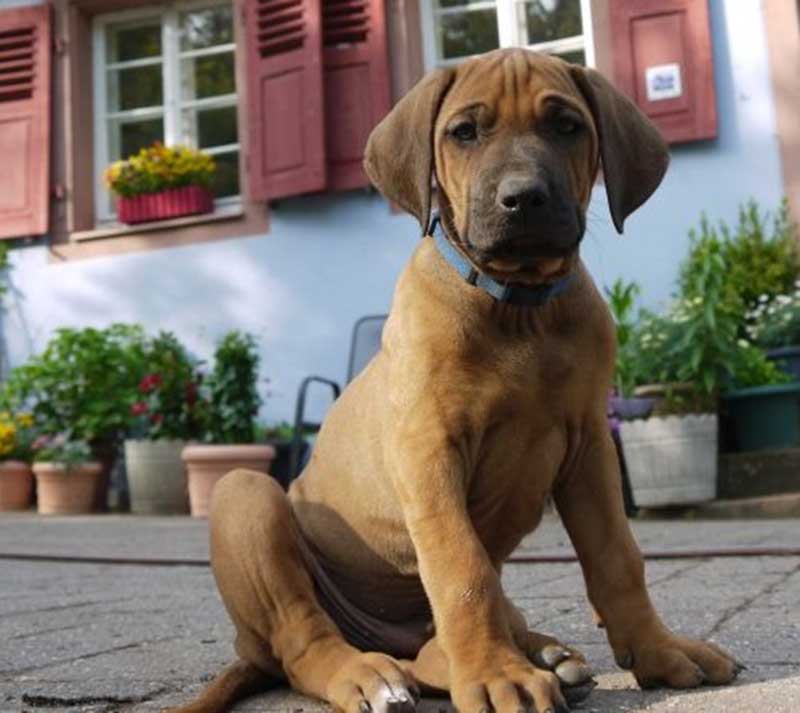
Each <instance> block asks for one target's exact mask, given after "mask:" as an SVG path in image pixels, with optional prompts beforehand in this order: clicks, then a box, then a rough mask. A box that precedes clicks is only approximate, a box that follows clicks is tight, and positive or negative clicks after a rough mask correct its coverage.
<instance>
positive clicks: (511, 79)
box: [439, 49, 588, 124]
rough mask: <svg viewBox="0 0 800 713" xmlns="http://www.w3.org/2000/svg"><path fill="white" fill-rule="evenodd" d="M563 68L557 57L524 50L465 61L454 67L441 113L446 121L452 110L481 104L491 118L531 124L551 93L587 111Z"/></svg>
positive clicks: (499, 51) (497, 52) (573, 83)
mask: <svg viewBox="0 0 800 713" xmlns="http://www.w3.org/2000/svg"><path fill="white" fill-rule="evenodd" d="M567 67H568V65H566V64H565V63H564V62H562V61H561V60H559V59H555V58H552V57H548V56H547V55H542V54H536V53H533V52H530V51H527V50H523V49H520V50H515V51H509V50H498V51H496V52H492V53H490V54H488V55H483V56H482V57H479V58H475V59H473V60H469V61H467V62H465V63H464V64H462V65H460V66H459V67H458V68H457V70H456V78H455V81H454V83H453V88H452V90H451V91H450V92H449V94H448V95H447V97H446V98H445V101H444V103H443V105H442V110H441V112H440V116H439V118H440V120H443V121H447V120H448V118H449V117H452V115H453V114H454V113H458V112H460V111H464V110H466V109H469V108H474V107H477V106H481V107H482V108H485V111H487V112H490V113H491V114H492V116H491V117H489V118H492V119H494V121H495V122H502V123H504V124H506V123H513V122H515V121H516V122H520V123H524V124H529V122H530V121H532V120H534V119H535V118H536V116H537V114H538V113H539V112H540V111H541V108H542V107H541V104H542V102H543V101H544V100H545V98H547V97H553V96H558V97H559V98H561V99H563V100H565V101H566V102H568V103H569V104H571V105H573V106H574V107H575V108H576V109H579V110H580V111H581V112H582V113H586V114H588V111H587V109H586V104H585V102H584V101H583V97H582V95H581V93H580V91H579V90H578V88H577V86H576V85H575V82H574V81H573V79H572V77H571V76H570V74H569V71H568V69H567Z"/></svg>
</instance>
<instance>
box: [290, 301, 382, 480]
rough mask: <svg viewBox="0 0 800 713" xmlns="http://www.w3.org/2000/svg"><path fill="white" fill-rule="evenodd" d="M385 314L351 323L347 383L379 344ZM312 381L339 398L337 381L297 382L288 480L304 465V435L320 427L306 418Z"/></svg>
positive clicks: (316, 377)
mask: <svg viewBox="0 0 800 713" xmlns="http://www.w3.org/2000/svg"><path fill="white" fill-rule="evenodd" d="M387 317H388V315H385V314H373V315H367V316H366V317H361V319H359V320H358V321H357V322H356V323H355V324H354V325H353V334H352V337H351V338H350V357H349V358H348V361H347V381H346V382H345V383H346V384H349V383H350V382H351V381H352V380H353V379H355V377H356V376H358V375H359V374H360V373H361V371H362V370H363V369H364V367H365V366H366V365H367V364H368V363H369V362H370V360H371V359H372V357H374V356H375V355H376V354H377V353H378V351H379V350H380V348H381V335H382V334H383V325H384V324H385V322H386V318H387ZM312 384H322V385H323V386H327V387H328V388H329V389H330V390H331V394H332V396H333V399H332V400H333V401H335V400H336V399H338V398H339V396H340V394H341V392H342V390H341V387H340V386H339V384H338V383H336V382H335V381H333V380H331V379H326V378H325V377H322V376H307V377H306V378H305V379H303V381H302V382H301V384H300V388H299V389H298V391H297V402H296V405H295V411H294V431H293V434H292V447H291V451H290V456H289V482H290V483H291V481H292V480H294V479H295V478H296V477H297V476H298V475H299V474H300V470H301V468H302V467H303V466H304V465H305V462H304V461H305V460H307V459H304V458H303V457H302V456H303V455H304V451H306V452H307V450H308V449H307V448H304V446H307V443H306V441H305V438H306V436H307V435H309V434H311V433H316V432H317V431H319V429H320V426H321V425H322V424H320V423H314V422H309V421H306V420H305V409H306V398H307V396H308V389H309V387H310V386H311V385H312Z"/></svg>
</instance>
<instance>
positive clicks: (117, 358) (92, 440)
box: [0, 324, 145, 447]
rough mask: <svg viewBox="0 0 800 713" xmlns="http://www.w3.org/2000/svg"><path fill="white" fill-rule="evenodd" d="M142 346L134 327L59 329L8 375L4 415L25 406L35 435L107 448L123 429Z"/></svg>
mask: <svg viewBox="0 0 800 713" xmlns="http://www.w3.org/2000/svg"><path fill="white" fill-rule="evenodd" d="M144 347H145V336H144V332H143V330H142V328H141V327H139V326H135V325H124V324H115V325H112V326H111V327H109V328H108V329H94V328H91V327H90V328H86V329H74V328H63V329H59V330H57V331H56V333H55V336H54V337H53V338H52V339H51V340H50V342H49V343H48V344H47V346H46V347H45V350H44V351H43V352H42V353H41V354H39V355H38V356H35V357H32V358H31V359H30V360H29V361H28V362H27V363H26V364H24V365H22V366H19V367H17V368H15V369H13V370H12V371H11V373H10V375H9V378H8V380H7V381H6V382H5V384H3V386H2V390H1V391H0V402H2V404H3V406H4V408H6V409H8V410H19V409H20V408H23V407H28V408H29V409H30V410H31V411H32V413H33V416H34V420H35V422H36V426H37V429H38V430H39V432H40V433H43V434H48V435H55V434H61V433H63V434H65V438H66V439H67V440H70V441H71V440H83V441H86V442H87V443H89V444H90V445H91V446H92V447H98V446H101V445H108V444H111V443H113V442H114V441H116V440H117V439H118V438H119V437H120V436H121V435H122V434H123V433H124V432H125V431H126V429H127V428H128V425H129V422H130V408H131V405H132V403H133V401H134V400H135V393H136V386H137V385H138V384H139V381H140V380H141V378H142V376H143V371H144V359H143V357H144Z"/></svg>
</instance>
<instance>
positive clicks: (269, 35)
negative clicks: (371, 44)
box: [241, 0, 326, 200]
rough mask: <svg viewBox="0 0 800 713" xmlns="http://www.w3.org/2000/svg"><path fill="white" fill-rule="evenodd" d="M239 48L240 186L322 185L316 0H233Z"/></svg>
mask: <svg viewBox="0 0 800 713" xmlns="http://www.w3.org/2000/svg"><path fill="white" fill-rule="evenodd" d="M241 2H242V4H243V9H244V27H245V42H246V53H247V124H248V137H249V145H248V152H247V153H248V156H247V161H248V163H247V167H248V192H249V195H250V197H251V198H252V199H254V200H271V199H276V198H286V197H288V196H293V195H299V194H302V193H310V192H312V191H319V190H322V189H323V188H325V184H326V178H325V142H324V127H325V118H324V117H325V111H324V98H323V90H322V33H321V22H320V0H241Z"/></svg>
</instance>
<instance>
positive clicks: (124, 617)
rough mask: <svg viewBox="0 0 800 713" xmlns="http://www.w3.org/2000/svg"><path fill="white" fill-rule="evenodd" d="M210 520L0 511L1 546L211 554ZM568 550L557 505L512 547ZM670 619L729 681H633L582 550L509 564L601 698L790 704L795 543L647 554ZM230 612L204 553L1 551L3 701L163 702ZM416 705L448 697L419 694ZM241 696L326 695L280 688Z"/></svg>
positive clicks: (786, 710) (657, 542)
mask: <svg viewBox="0 0 800 713" xmlns="http://www.w3.org/2000/svg"><path fill="white" fill-rule="evenodd" d="M634 527H635V530H636V533H637V537H638V539H639V541H640V543H641V544H642V546H643V548H644V549H648V548H652V549H669V548H677V549H681V548H697V547H714V548H717V547H729V546H744V545H749V546H772V545H775V546H780V545H791V546H797V545H798V544H800V521H797V520H786V521H766V522H765V521H755V522H652V521H651V522H640V523H636V524H635V525H634ZM205 530H206V526H205V523H204V522H203V521H193V520H191V519H189V518H139V517H131V516H106V517H92V518H88V517H87V518H47V519H42V518H37V517H35V516H33V515H21V516H0V554H6V555H7V554H9V553H20V554H22V553H27V554H45V553H46V554H50V555H64V556H70V555H73V556H74V555H80V556H92V557H115V556H127V557H137V558H153V557H162V558H189V559H192V560H197V561H198V562H199V563H201V562H202V560H203V559H204V558H205V557H207V546H206V532H205ZM521 550H522V551H524V552H526V553H536V552H548V553H558V552H565V551H568V550H569V544H568V540H567V538H566V535H565V533H564V532H563V530H562V529H561V527H560V525H559V523H558V521H557V520H556V519H555V518H551V519H548V520H546V522H545V523H544V524H543V526H542V527H541V528H540V530H539V531H538V532H537V533H536V534H535V535H534V537H533V538H532V539H529V540H528V541H526V542H525V543H523V546H522V548H521ZM647 578H648V581H649V583H650V590H651V592H652V595H653V599H654V600H655V602H656V605H657V606H658V608H659V610H660V611H661V613H662V615H663V617H664V618H665V619H666V621H667V622H668V624H669V625H670V626H672V627H673V628H674V629H676V630H678V631H681V632H682V633H685V634H688V635H692V636H698V637H703V638H709V639H711V640H713V641H716V642H718V643H719V644H721V645H723V646H725V647H727V648H728V649H729V650H731V651H732V652H734V653H735V655H736V656H737V657H738V658H739V659H740V660H742V661H743V662H744V663H745V664H746V665H747V666H748V670H747V671H745V672H744V673H743V674H742V676H741V678H740V680H739V681H738V682H737V684H736V685H734V686H732V687H728V688H702V689H699V690H697V691H693V692H674V691H640V690H639V689H637V688H636V687H635V685H634V682H633V679H632V677H631V676H630V675H629V674H628V673H625V672H623V671H620V670H619V669H617V668H616V667H615V666H614V663H613V660H612V658H611V655H610V653H609V649H608V647H607V645H606V644H605V640H604V634H603V632H602V631H600V630H598V629H596V628H594V626H593V625H592V622H591V617H590V615H589V611H588V607H587V604H586V601H585V597H584V587H583V582H582V579H581V576H580V571H579V568H578V566H577V565H576V564H545V565H541V564H536V565H522V564H510V565H507V566H506V568H505V571H504V575H503V579H504V584H505V587H506V589H507V591H508V592H509V594H510V595H511V597H512V598H513V599H514V601H515V602H517V603H518V604H519V605H520V606H521V607H522V608H523V609H524V611H525V613H526V616H527V617H528V621H529V623H530V624H531V625H532V626H533V627H535V628H538V629H539V630H540V631H544V632H547V633H551V634H553V635H555V636H557V637H559V638H560V639H561V640H562V641H564V642H565V643H569V644H572V645H575V646H577V647H579V648H581V649H582V650H583V651H584V653H585V654H586V655H587V656H588V658H589V660H590V662H591V664H592V665H593V667H594V669H595V671H596V672H597V674H598V680H599V683H600V685H599V686H598V688H597V689H595V691H594V692H593V693H592V695H591V696H590V697H589V698H588V699H587V701H585V702H584V704H583V705H582V707H581V710H583V711H587V713H588V712H595V713H611V712H612V711H613V712H617V711H619V712H620V713H623V712H624V713H633V712H638V711H647V712H648V713H684V712H685V713H690V712H691V713H695V712H696V713H700V712H702V713H718V712H719V713H723V712H724V713H751V712H752V713H763V712H764V711H769V713H798V712H799V711H800V558H790V557H762V558H731V559H721V558H720V559H706V560H703V559H691V560H677V561H655V562H649V563H648V567H647ZM231 641H232V628H231V626H230V624H229V623H228V621H227V618H226V615H225V612H224V610H223V608H222V605H221V603H220V601H219V599H218V597H217V594H216V591H215V588H214V584H213V581H212V578H211V575H210V573H209V571H208V569H207V568H206V567H204V566H169V567H167V566H132V565H126V566H121V565H112V564H75V563H63V562H41V561H24V560H8V559H6V560H3V559H0V711H2V713H6V712H8V713H11V712H12V711H13V712H19V711H28V712H30V713H35V712H38V711H54V712H61V713H70V712H74V711H91V712H97V713H101V712H102V713H110V712H111V711H143V712H145V711H158V710H160V709H161V708H162V707H164V706H167V705H171V704H176V703H178V702H183V701H186V700H187V699H189V698H190V697H191V696H192V695H193V694H194V693H195V692H196V691H197V690H198V689H199V688H200V687H201V686H202V685H203V682H204V681H207V680H208V679H209V678H210V677H211V676H212V675H213V674H214V673H215V672H216V671H218V670H219V669H220V668H221V667H222V666H223V665H224V664H226V663H227V662H229V661H230V660H231V658H232V647H231ZM420 708H421V710H422V711H423V713H438V711H440V710H445V711H449V710H450V708H449V706H448V704H447V703H446V702H443V701H434V700H429V701H425V702H424V703H423V705H422V706H420ZM235 710H236V711H239V712H249V713H255V712H256V711H260V712H261V713H273V712H275V713H277V712H279V711H280V712H284V711H286V712H289V713H299V712H300V711H302V713H315V712H317V711H325V710H327V707H326V706H323V705H321V704H318V703H315V702H313V701H310V700H308V699H305V698H302V697H300V696H297V695H295V694H292V693H290V692H289V691H288V690H286V689H279V690H277V691H273V692H271V693H268V694H265V695H263V696H259V697H257V698H254V699H251V700H250V701H247V702H244V703H242V704H240V705H239V706H237V707H236V709H235Z"/></svg>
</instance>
